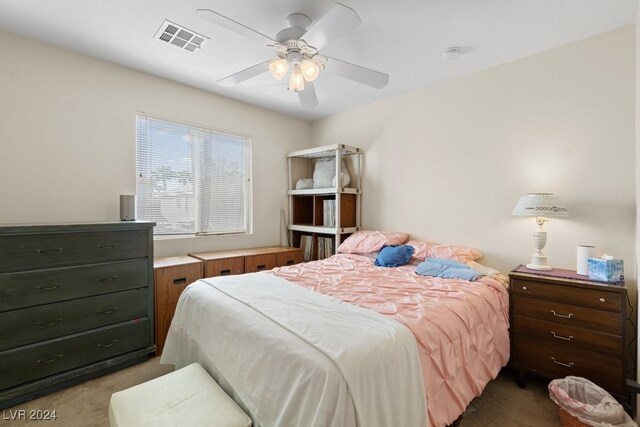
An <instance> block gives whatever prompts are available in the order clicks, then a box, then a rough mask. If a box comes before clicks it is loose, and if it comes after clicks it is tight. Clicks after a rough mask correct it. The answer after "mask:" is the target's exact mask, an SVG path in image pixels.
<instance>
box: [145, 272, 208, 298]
mask: <svg viewBox="0 0 640 427" xmlns="http://www.w3.org/2000/svg"><path fill="white" fill-rule="evenodd" d="M154 274H155V278H154V285H155V295H156V305H164V304H170V303H174V302H177V301H178V298H180V294H181V293H182V291H184V289H185V288H186V287H187V286H189V285H190V284H191V283H193V282H195V281H196V280H198V279H202V263H197V264H186V265H176V266H173V267H167V268H158V269H156V270H155V271H154Z"/></svg>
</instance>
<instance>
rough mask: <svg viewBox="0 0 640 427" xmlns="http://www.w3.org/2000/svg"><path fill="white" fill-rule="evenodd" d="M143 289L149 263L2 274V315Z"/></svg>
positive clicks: (147, 277) (126, 262) (0, 293)
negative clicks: (17, 310)
mask: <svg viewBox="0 0 640 427" xmlns="http://www.w3.org/2000/svg"><path fill="white" fill-rule="evenodd" d="M143 286H149V261H148V260H147V259H140V260H135V261H123V262H113V263H105V264H99V265H87V266H83V267H68V268H56V269H51V270H39V271H29V272H24V273H9V274H0V312H2V311H6V310H9V309H18V308H24V307H30V306H34V305H39V304H46V303H53V302H59V301H64V300H69V299H74V298H81V297H87V296H92V295H99V294H106V293H110V292H117V291H122V290H125V289H134V288H140V287H143Z"/></svg>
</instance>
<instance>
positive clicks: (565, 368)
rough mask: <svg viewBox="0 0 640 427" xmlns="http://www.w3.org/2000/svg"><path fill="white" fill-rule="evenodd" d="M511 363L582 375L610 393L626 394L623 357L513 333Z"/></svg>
mask: <svg viewBox="0 0 640 427" xmlns="http://www.w3.org/2000/svg"><path fill="white" fill-rule="evenodd" d="M512 349H513V354H512V355H511V363H512V364H514V365H518V366H519V367H524V368H527V369H528V370H531V371H532V372H535V373H541V374H544V375H547V376H550V377H552V378H563V377H565V376H567V375H576V376H579V377H585V378H588V379H589V380H591V381H593V382H594V383H596V384H598V385H599V386H601V387H604V388H605V389H607V390H608V391H610V392H614V393H619V394H626V384H625V379H624V371H623V369H624V368H623V363H622V360H620V359H616V358H613V357H609V356H604V355H601V354H598V353H594V352H591V351H586V350H581V349H575V348H571V347H567V346H564V345H561V344H556V343H550V342H547V341H541V340H535V339H529V338H526V337H522V336H519V335H515V336H514V339H513V340H512Z"/></svg>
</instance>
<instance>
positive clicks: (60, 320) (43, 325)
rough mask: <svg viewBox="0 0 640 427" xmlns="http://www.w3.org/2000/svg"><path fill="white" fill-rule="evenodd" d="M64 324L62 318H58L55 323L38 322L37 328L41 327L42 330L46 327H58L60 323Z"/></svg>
mask: <svg viewBox="0 0 640 427" xmlns="http://www.w3.org/2000/svg"><path fill="white" fill-rule="evenodd" d="M60 322H62V317H59V318H57V319H56V320H54V321H53V322H50V323H47V322H38V323H36V325H37V326H40V327H41V328H44V327H45V326H53V325H57V324H58V323H60Z"/></svg>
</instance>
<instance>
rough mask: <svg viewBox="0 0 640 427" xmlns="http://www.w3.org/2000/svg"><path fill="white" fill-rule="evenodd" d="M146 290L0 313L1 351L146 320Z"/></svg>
mask: <svg viewBox="0 0 640 427" xmlns="http://www.w3.org/2000/svg"><path fill="white" fill-rule="evenodd" d="M147 302H148V297H147V288H141V289H134V290H131V291H123V292H116V293H112V294H107V295H100V296H96V297H90V298H83V299H75V300H71V301H66V302H60V303H57V304H46V305H41V306H38V307H33V308H25V309H22V310H14V311H7V312H5V313H0V336H4V337H7V338H6V339H4V340H0V350H5V349H8V348H13V347H20V346H23V345H26V344H31V343H35V342H39V341H43V340H47V339H52V338H57V337H62V336H64V335H69V334H73V333H77V332H82V331H86V330H89V329H94V328H98V327H100V326H106V325H113V324H115V323H120V322H124V321H127V320H132V319H136V318H141V317H147Z"/></svg>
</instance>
